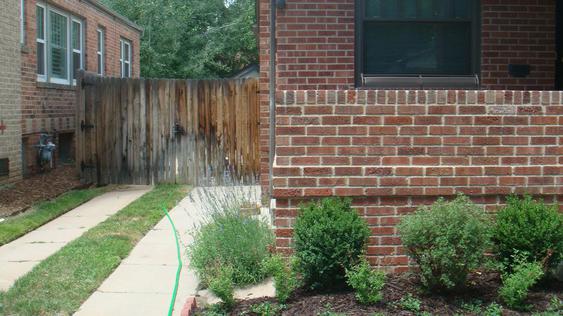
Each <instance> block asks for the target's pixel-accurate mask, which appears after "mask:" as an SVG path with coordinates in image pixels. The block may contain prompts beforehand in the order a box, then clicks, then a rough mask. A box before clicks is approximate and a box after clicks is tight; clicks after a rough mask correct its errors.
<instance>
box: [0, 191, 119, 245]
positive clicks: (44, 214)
mask: <svg viewBox="0 0 563 316" xmlns="http://www.w3.org/2000/svg"><path fill="white" fill-rule="evenodd" d="M108 190H109V189H108V188H107V187H102V188H92V189H86V190H76V191H70V192H67V193H65V194H63V195H61V196H59V197H57V198H56V199H53V200H51V201H46V202H41V203H39V204H37V205H35V206H33V207H32V209H31V210H30V211H28V212H25V213H24V214H21V215H18V216H15V217H12V218H8V219H7V220H6V221H4V222H2V223H0V246H2V245H4V244H7V243H9V242H10V241H12V240H15V239H17V238H19V237H21V236H23V235H25V234H26V233H28V232H30V231H32V230H34V229H36V228H38V227H40V226H42V225H44V224H46V223H48V222H50V221H52V220H53V219H55V218H57V217H59V216H61V215H63V214H65V213H66V212H68V211H70V210H72V209H74V208H76V207H78V206H79V205H81V204H84V203H86V202H88V201H89V200H91V199H93V198H95V197H96V196H98V195H101V194H102V193H105V192H107V191H108Z"/></svg>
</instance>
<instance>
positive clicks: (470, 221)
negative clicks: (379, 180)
mask: <svg viewBox="0 0 563 316" xmlns="http://www.w3.org/2000/svg"><path fill="white" fill-rule="evenodd" d="M488 223H489V220H488V217H487V216H486V214H485V212H484V211H483V210H482V209H481V208H480V207H478V206H476V205H475V204H473V203H471V201H470V200H469V199H468V198H467V197H466V196H463V195H459V196H458V197H457V198H456V199H455V200H453V201H450V202H447V201H445V200H444V199H439V200H438V201H437V202H436V203H434V204H433V205H432V206H430V207H422V208H421V209H419V210H418V211H416V212H415V213H413V214H411V215H408V216H405V217H404V218H403V220H402V221H401V223H400V224H399V232H400V234H401V239H402V241H403V244H404V245H405V247H406V249H407V252H408V254H409V256H410V257H412V258H413V259H414V260H415V261H416V262H417V263H418V265H419V266H420V272H421V280H422V283H423V284H424V285H425V286H426V287H428V288H431V289H435V290H452V289H455V288H458V287H461V286H463V285H464V284H465V281H466V278H467V274H468V272H469V271H470V270H471V269H475V268H477V267H479V265H480V264H481V262H482V260H483V258H484V255H483V254H484V252H485V250H486V249H488V247H489V244H490V231H491V229H490V226H489V224H488Z"/></svg>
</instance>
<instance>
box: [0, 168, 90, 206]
mask: <svg viewBox="0 0 563 316" xmlns="http://www.w3.org/2000/svg"><path fill="white" fill-rule="evenodd" d="M81 186H82V185H81V183H80V179H79V177H78V175H77V173H76V169H75V168H74V166H71V165H63V166H59V167H57V168H56V169H53V170H50V171H48V172H45V173H41V174H36V175H33V176H31V177H29V178H25V179H23V180H22V181H19V182H16V183H14V184H10V185H6V186H5V187H3V188H2V187H0V217H7V216H11V215H16V214H18V213H21V212H22V211H24V210H26V209H28V208H29V207H31V206H32V205H33V204H36V203H38V202H41V201H45V200H50V199H53V198H55V197H57V196H59V195H61V194H63V193H65V192H67V191H70V190H73V189H77V188H80V187H81Z"/></svg>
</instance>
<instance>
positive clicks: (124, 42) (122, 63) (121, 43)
mask: <svg viewBox="0 0 563 316" xmlns="http://www.w3.org/2000/svg"><path fill="white" fill-rule="evenodd" d="M125 46H127V52H128V54H127V56H129V59H128V60H125V59H124V58H123V57H124V52H125ZM119 47H120V49H119V67H120V69H121V78H131V73H132V69H131V59H132V56H131V42H130V41H129V40H126V39H123V38H122V39H120V40H119ZM126 64H127V65H129V67H128V70H129V73H128V74H127V75H125V65H126Z"/></svg>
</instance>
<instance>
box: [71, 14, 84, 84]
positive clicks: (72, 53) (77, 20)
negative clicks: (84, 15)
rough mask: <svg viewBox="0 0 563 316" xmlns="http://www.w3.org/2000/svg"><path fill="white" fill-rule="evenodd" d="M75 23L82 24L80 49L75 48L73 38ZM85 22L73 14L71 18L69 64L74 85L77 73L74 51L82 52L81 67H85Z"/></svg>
mask: <svg viewBox="0 0 563 316" xmlns="http://www.w3.org/2000/svg"><path fill="white" fill-rule="evenodd" d="M73 23H78V25H80V28H79V31H78V32H79V34H80V39H79V42H80V43H79V44H80V49H75V48H74V43H73V39H72V32H73V25H72V24H73ZM83 25H84V23H83V22H82V20H80V19H78V18H76V17H74V16H72V15H71V19H70V27H69V31H70V36H69V38H70V45H69V46H70V51H71V52H70V57H71V60H69V64H70V65H69V66H70V67H71V69H70V77H71V78H72V85H76V78H75V76H76V74H75V73H74V53H79V54H80V66H79V69H84V26H83Z"/></svg>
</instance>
